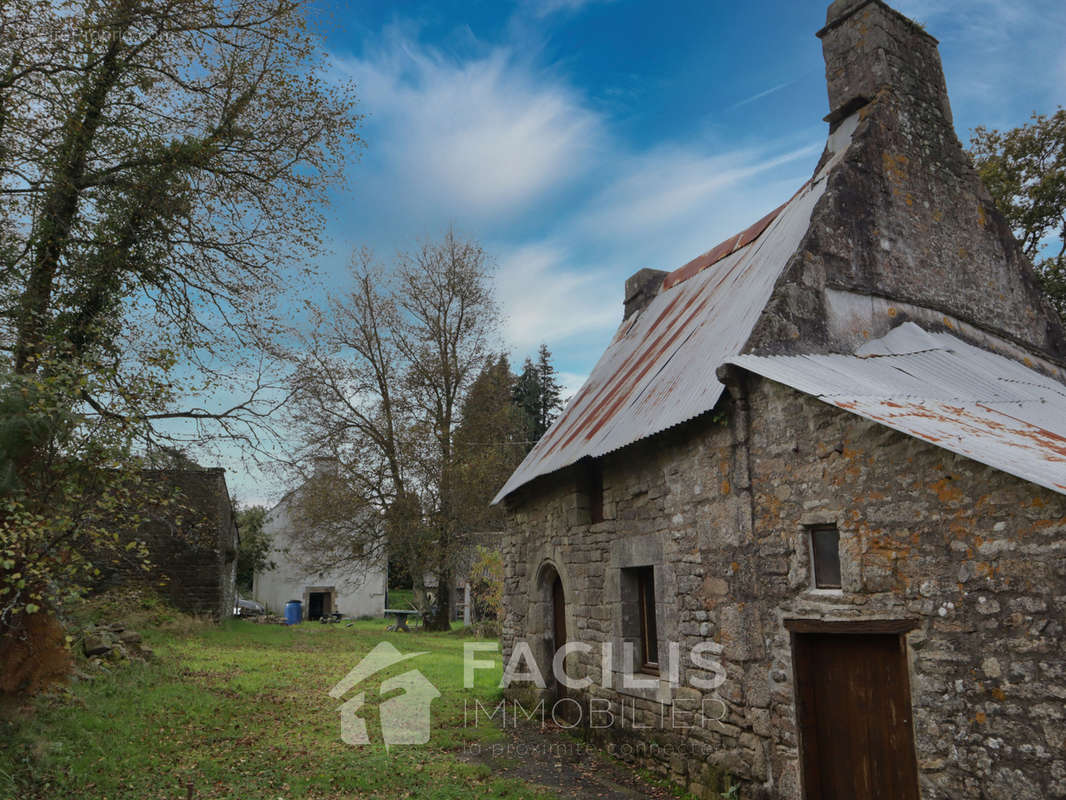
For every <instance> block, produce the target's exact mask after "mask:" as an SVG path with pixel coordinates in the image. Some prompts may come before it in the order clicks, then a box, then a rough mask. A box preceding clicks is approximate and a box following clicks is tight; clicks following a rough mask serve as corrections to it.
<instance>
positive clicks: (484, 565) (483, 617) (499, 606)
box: [470, 545, 503, 622]
mask: <svg viewBox="0 0 1066 800" xmlns="http://www.w3.org/2000/svg"><path fill="white" fill-rule="evenodd" d="M476 554H477V555H476V557H475V559H474V563H473V565H472V566H471V568H470V599H471V602H472V603H473V606H474V607H473V614H472V615H471V616H472V617H473V619H474V621H475V622H499V620H500V616H501V614H502V612H503V556H502V555H501V554H500V551H499V550H490V549H488V548H487V547H483V546H481V545H478V547H477V550H476Z"/></svg>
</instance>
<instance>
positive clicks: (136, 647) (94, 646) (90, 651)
mask: <svg viewBox="0 0 1066 800" xmlns="http://www.w3.org/2000/svg"><path fill="white" fill-rule="evenodd" d="M81 649H82V652H84V653H85V656H86V658H88V659H89V663H91V664H92V663H101V662H103V661H105V660H106V661H112V662H120V661H128V660H130V659H131V658H136V659H141V660H145V659H148V658H151V656H152V650H151V648H149V647H148V646H146V645H145V644H144V643H143V641H142V639H141V634H139V633H138V632H137V631H134V630H129V629H127V628H126V626H125V625H124V624H122V623H121V622H111V623H108V624H99V623H98V624H96V625H91V626H89V627H88V628H86V629H85V630H84V631H83V632H82V638H81Z"/></svg>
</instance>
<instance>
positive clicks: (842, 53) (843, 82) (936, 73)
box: [818, 0, 953, 128]
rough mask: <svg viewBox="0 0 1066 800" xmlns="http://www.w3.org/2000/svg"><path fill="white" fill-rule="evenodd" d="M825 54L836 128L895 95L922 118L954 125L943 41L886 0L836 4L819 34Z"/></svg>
mask: <svg viewBox="0 0 1066 800" xmlns="http://www.w3.org/2000/svg"><path fill="white" fill-rule="evenodd" d="M818 37H819V38H820V39H821V40H822V50H823V52H824V54H825V73H826V81H827V83H828V88H829V115H828V116H827V117H826V121H827V122H828V123H829V124H830V126H831V128H835V127H836V125H837V123H839V122H840V121H841V120H843V119H844V118H845V117H848V116H849V115H851V114H852V113H853V112H855V111H857V110H858V109H860V108H862V107H863V106H864V105H866V104H867V103H869V102H871V101H873V100H875V99H876V98H877V97H878V95H880V94H881V93H882V92H886V91H887V92H891V93H892V94H894V95H895V99H896V100H897V101H898V102H899V103H900V104H901V105H903V106H912V107H913V106H918V107H920V116H922V117H925V118H927V119H928V118H930V117H939V118H940V120H941V121H942V122H943V123H944V124H945V125H946V126H948V127H952V125H953V123H952V116H951V105H950V104H949V103H948V91H947V85H946V84H945V82H944V71H943V68H942V67H941V64H940V54H939V53H938V52H937V40H936V39H934V38H933V37H932V36H930V35H929V34H928V33H926V32H925V31H924V30H923V29H922V27H921V26H920V25H918V24H917V23H915V22H913V21H911V20H910V19H908V18H907V17H905V16H903V15H902V14H900V13H899V12H898V11H896V10H895V9H893V8H890V7H889V6H888V5H886V4H885V3H883V2H881V0H836V1H835V2H834V3H833V4H832V5H830V6H829V10H828V11H827V12H826V24H825V27H824V28H822V30H820V31H818Z"/></svg>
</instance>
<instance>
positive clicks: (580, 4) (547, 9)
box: [527, 0, 614, 17]
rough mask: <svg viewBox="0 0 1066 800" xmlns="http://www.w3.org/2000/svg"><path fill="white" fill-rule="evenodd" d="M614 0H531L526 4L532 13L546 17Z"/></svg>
mask: <svg viewBox="0 0 1066 800" xmlns="http://www.w3.org/2000/svg"><path fill="white" fill-rule="evenodd" d="M611 2H614V0H531V2H529V3H528V4H527V5H528V7H530V8H531V9H532V11H533V13H534V15H536V16H538V17H547V16H549V15H551V14H555V13H558V12H566V13H573V12H575V11H580V10H581V9H582V8H585V7H586V6H591V5H597V4H600V3H611Z"/></svg>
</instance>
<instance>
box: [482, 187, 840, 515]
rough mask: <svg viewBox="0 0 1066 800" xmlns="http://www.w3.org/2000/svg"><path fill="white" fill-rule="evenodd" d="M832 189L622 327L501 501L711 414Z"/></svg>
mask: <svg viewBox="0 0 1066 800" xmlns="http://www.w3.org/2000/svg"><path fill="white" fill-rule="evenodd" d="M824 188H825V182H824V181H820V182H816V183H815V184H814V185H811V184H808V185H807V186H805V187H804V188H803V189H802V190H801V191H800V192H799V193H798V194H797V195H796V196H795V197H794V198H793V199H792V200H791V201H789V203H787V204H786V205H785V206H784V207H783V208H782V209H780V210H779V211H778V212H776V214H775V215H773V216H771V218H770V219H769V221H765V222H764V221H763V220H760V223H757V225H758V224H762V228H763V230H761V231H759V233H760V234H761V235H757V234H754V232H747V234H748V237H749V238H750V241H749V242H748V243H747V244H746V245H745V246H743V247H741V248H739V249H731V251H730V252H728V253H727V254H725V255H724V256H723V255H721V254H719V253H715V255H716V260H715V261H714V262H712V263H705V264H701V265H700V268H699V269H698V270H697V269H690V270H688V274H686V275H684V276H683V277H681V278H680V280H675V281H673V282H672V283H670V284H669V285H666V284H664V288H663V290H662V291H660V293H659V294H658V295H657V296H656V297H655V298H654V299H653V300H652V302H651V303H650V304H649V305H648V306H647V308H645V309H644V310H643V311H642V312H640V313H639V314H637V315H635V316H634V317H631V318H630V319H628V320H626V321H625V322H623V323H622V325H621V327H620V328H619V329H618V331H617V333H616V334H615V336H614V339H613V340H612V341H611V344H610V345H609V346H608V348H607V351H606V352H605V353H604V354H603V356H602V357H601V358H600V360H599V362H598V363H597V364H596V366H595V367H594V368H593V370H592V373H591V374H590V375H589V378H588V380H587V381H586V383H585V385H584V386H583V387H582V388H581V389H580V391H578V393H577V394H576V395H574V397H573V399H571V401H570V402H569V404H568V405H567V407H566V409H565V410H564V411H563V413H562V415H561V416H560V417H559V419H558V420H556V422H555V424H554V425H553V426H552V427H551V429H550V430H549V431H548V432H547V433H546V434H545V435H544V437H543V438H542V439H541V440H540V441H539V442H538V443H537V445H536V446H535V447H534V448H533V450H532V451H530V453H529V455H528V456H527V457H526V459H525V461H523V462H522V464H521V465H520V466H519V468H518V469H517V470H516V471H515V473H514V474H513V475H512V476H511V478H510V479H509V480H508V481H507V483H506V484H505V485H504V487H503V488H502V489H501V490H500V492H499V494H498V495H497V496H496V498H495V500H494V501H493V502H498V501H499V500H500V499H502V498H503V497H505V496H506V495H507V494H509V493H510V492H512V491H514V490H515V489H517V488H518V487H519V486H521V485H522V484H524V483H526V482H528V481H530V480H532V479H533V478H535V477H537V476H538V475H545V474H547V473H550V472H554V471H555V470H558V469H561V468H563V467H566V466H568V465H570V464H573V463H574V462H576V461H578V460H579V459H581V458H583V457H585V456H601V455H603V454H605V453H608V452H611V451H612V450H616V449H618V448H619V447H623V446H625V445H627V444H631V443H633V442H635V441H638V440H639V439H643V438H645V437H647V436H650V435H652V434H654V433H658V432H660V431H663V430H666V429H667V428H670V427H672V426H674V425H677V424H678V423H681V422H684V421H685V420H688V419H691V418H693V417H695V416H698V415H699V414H702V413H704V412H705V411H709V410H710V409H712V408H713V407H714V404H715V403H716V402H717V401H718V398H719V396H721V393H722V389H723V387H722V385H721V383H719V381H718V379H717V377H716V376H715V370H716V369H717V368H718V366H720V365H721V364H722V363H723V361H724V360H725V359H726V358H728V357H729V356H731V355H734V354H736V353H738V352H740V349H741V347H742V346H743V345H744V343H745V341H747V338H748V336H749V335H750V334H751V331H752V328H754V326H755V323H756V321H757V320H758V318H759V315H760V313H761V312H762V310H763V308H764V307H765V305H766V303H767V301H768V300H769V298H770V294H771V292H772V290H773V287H774V284H775V282H776V281H777V279H778V277H779V276H780V274H781V271H782V269H783V268H784V266H785V264H786V262H787V261H788V259H789V257H790V256H791V255H792V254H793V253H794V252H795V251H796V249H797V248H798V246H799V243H800V240H801V239H802V237H803V235H804V233H805V232H806V230H807V227H808V224H809V222H810V216H811V211H812V210H813V208H814V204H815V203H816V202H817V201H818V199H819V198H820V197H821V195H822V193H823V191H824ZM768 216H770V215H768ZM764 219H765V218H764ZM753 227H754V226H753ZM742 236H744V234H740V235H738V236H734V237H732V238H731V239H729V240H727V242H729V243H735V242H736V241H738V240H739V238H740V237H742ZM719 249H721V250H726V249H727V248H724V247H721V246H720V247H719V248H715V250H719ZM711 252H714V251H711ZM708 255H709V254H708ZM698 260H703V261H706V259H705V258H704V257H701V259H698ZM690 263H694V262H690ZM688 266H689V265H686V267H688ZM683 269H684V268H683ZM679 272H680V271H679ZM673 274H675V275H676V273H673ZM668 281H669V278H668Z"/></svg>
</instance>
